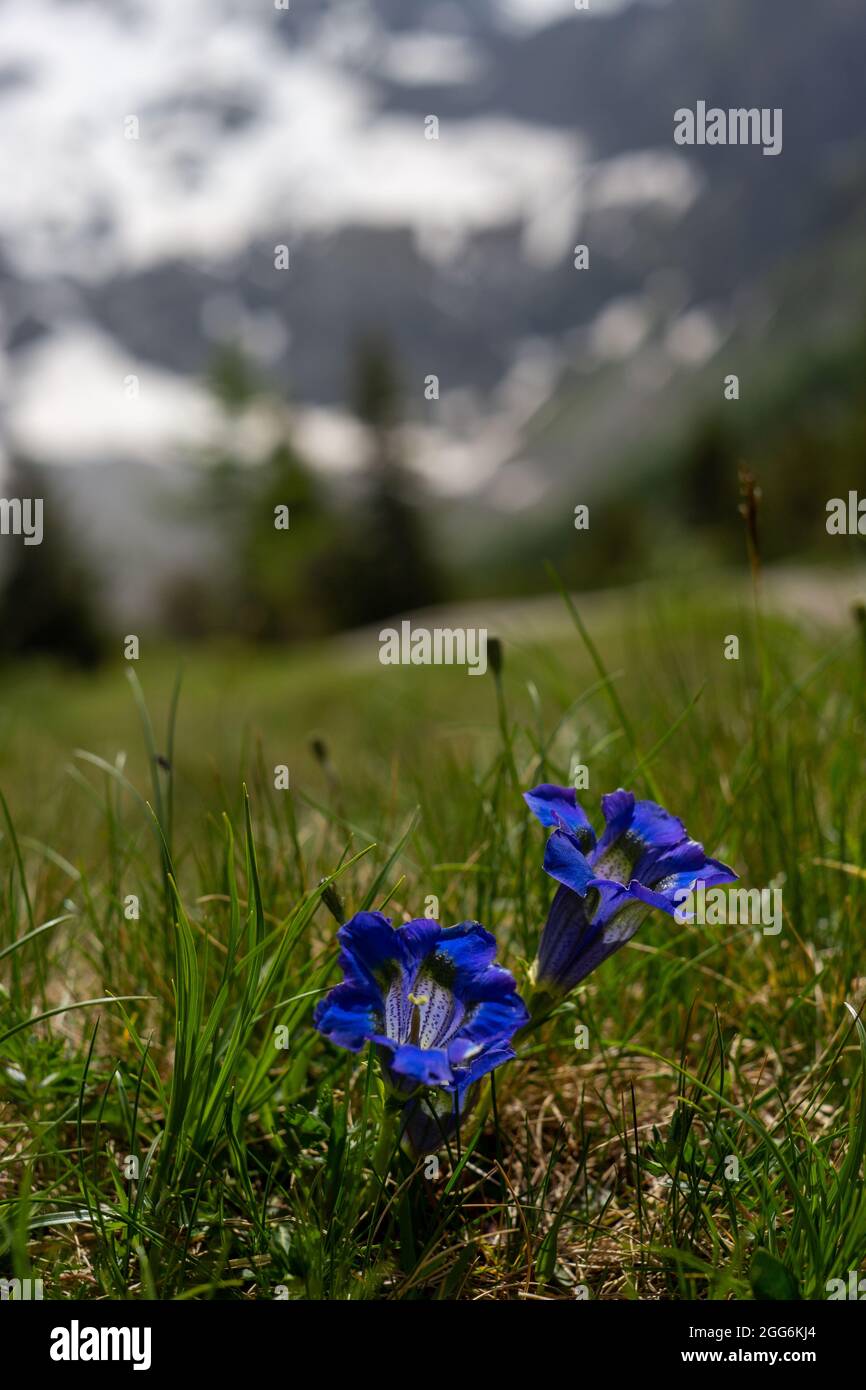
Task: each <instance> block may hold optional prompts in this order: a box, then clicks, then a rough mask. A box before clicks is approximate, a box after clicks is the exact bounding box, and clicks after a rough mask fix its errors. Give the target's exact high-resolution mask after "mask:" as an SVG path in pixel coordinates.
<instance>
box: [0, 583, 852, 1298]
mask: <svg viewBox="0 0 866 1390" xmlns="http://www.w3.org/2000/svg"><path fill="white" fill-rule="evenodd" d="M563 612H564V623H563V627H562V629H561V630H560V631H559V633H558V634H557V635H555V636H554V637H553V638H551V639H550V640H545V641H544V643H543V644H538V643H534V642H533V641H532V639H531V636H530V637H528V638H527V641H526V642H525V643H523V644H515V643H511V644H508V645H506V648H505V665H504V672H503V677H502V684H501V690H500V689H497V686H496V683H495V682H494V680H493V678H492V676H491V675H488V676H487V677H485V678H483V679H478V678H470V677H469V676H467V674H466V673H465V672H463V671H459V670H454V669H447V668H427V669H420V670H419V669H412V668H405V669H404V668H391V667H389V668H383V667H380V666H378V664H377V663H376V661H375V643H374V640H373V639H371V642H370V644H368V648H366V649H365V648H364V647H363V646H361V647H360V648H355V647H353V648H351V649H350V648H347V647H334V648H330V649H322V650H318V651H312V652H305V653H298V652H295V651H292V652H290V653H278V652H270V653H267V654H255V653H251V652H249V651H247V650H245V649H242V648H237V649H223V650H217V649H205V648H202V649H198V650H196V649H192V650H190V651H189V652H187V653H186V654H185V656H184V665H185V670H184V674H183V681H182V686H181V689H180V694H179V699H178V700H177V703H176V707H175V703H174V702H175V696H176V693H177V692H176V668H177V659H176V656H175V655H174V654H172V653H169V652H165V651H159V652H154V653H149V652H148V650H147V649H146V648H145V650H144V652H143V655H142V658H141V660H140V661H139V662H138V663H136V664H135V676H134V679H133V681H132V684H131V685H130V683H129V682H128V679H127V677H128V676H129V674H130V669H129V665H128V664H127V663H125V662H124V661H123V660H122V659H121V658H120V643H118V660H117V662H116V664H114V665H113V666H111V667H110V668H109V669H107V670H106V671H105V672H104V673H103V674H101V675H100V676H99V677H97V678H95V679H93V678H86V679H85V678H83V677H73V676H70V675H68V674H66V673H60V672H57V671H55V670H52V669H49V668H32V669H29V670H21V671H17V672H14V673H11V674H7V675H6V676H5V677H4V683H3V685H2V689H0V759H2V763H0V766H2V776H0V785H2V789H3V792H4V796H5V801H4V803H3V805H2V806H0V906H2V919H0V1275H5V1276H6V1277H18V1278H26V1277H33V1278H41V1279H42V1280H43V1283H44V1290H45V1297H46V1298H52V1299H62V1298H75V1297H94V1298H96V1297H109V1298H129V1299H139V1298H152V1297H156V1298H162V1299H176V1298H187V1299H188V1298H247V1299H249V1298H271V1299H273V1298H276V1297H280V1296H288V1297H291V1298H294V1297H308V1298H315V1299H346V1298H372V1297H388V1298H425V1299H429V1298H479V1297H481V1298H503V1297H533V1298H535V1297H545V1298H573V1297H575V1296H576V1294H578V1295H580V1294H581V1291H582V1290H586V1292H587V1293H588V1295H589V1296H590V1297H593V1298H595V1297H620V1298H666V1299H671V1298H673V1299H695V1298H711V1299H718V1298H727V1297H731V1296H736V1297H750V1296H751V1295H752V1291H753V1289H757V1291H758V1292H760V1293H767V1292H771V1293H774V1294H775V1295H776V1296H778V1297H790V1296H794V1295H795V1294H799V1295H800V1296H803V1297H806V1298H823V1297H825V1296H826V1291H825V1286H826V1282H827V1281H828V1280H829V1279H830V1278H833V1277H842V1278H846V1277H847V1273H848V1271H849V1270H850V1269H856V1268H858V1266H859V1265H860V1264H861V1263H862V1261H863V1259H864V1255H866V1193H864V1176H863V1159H864V1149H866V1106H864V1103H863V1100H864V1078H866V1034H864V1031H863V1029H862V1026H860V1025H859V1024H858V1023H857V1022H856V1021H855V1019H854V1018H853V1017H852V1015H851V1012H850V1011H849V1010H848V1009H846V1007H845V1004H846V1001H849V1002H850V1003H851V1004H852V1005H853V1007H854V1009H855V1011H856V1010H858V1009H859V1008H860V1007H861V1005H862V1003H863V999H864V986H866V927H864V907H866V821H864V799H866V798H864V779H863V772H862V748H863V743H864V721H866V694H864V689H866V687H864V648H863V642H862V639H861V635H860V633H859V632H858V631H857V630H856V629H855V628H854V627H853V626H851V625H848V626H846V625H845V615H840V619H841V621H840V626H839V627H838V629H828V630H823V631H818V630H805V629H804V628H802V627H798V626H797V625H796V624H794V623H791V622H784V621H781V620H778V619H777V620H773V621H770V620H769V619H766V620H764V622H763V623H760V624H759V623H757V622H756V620H755V616H754V614H753V613H752V612H751V611H750V610H749V609H748V608H746V609H740V608H738V607H737V606H736V605H733V604H727V605H726V604H725V603H724V602H723V601H721V600H720V601H719V603H718V605H715V606H714V605H713V604H711V603H708V602H707V601H706V599H702V600H700V602H698V601H697V600H689V599H688V597H686V596H684V595H682V594H680V595H673V594H670V593H668V594H665V593H664V592H660V593H654V594H651V595H646V596H644V597H643V598H639V597H638V596H629V597H628V598H626V599H624V601H623V604H622V608H621V612H620V615H619V617H618V618H616V619H615V620H613V621H609V622H608V623H606V625H605V626H604V627H601V628H600V627H599V626H598V625H597V624H594V623H590V624H589V631H587V632H584V634H583V635H582V634H581V631H580V626H581V623H582V619H580V617H579V616H578V618H577V621H576V622H575V623H574V624H571V623H569V622H568V615H567V613H566V611H565V609H564V610H563ZM730 633H736V634H738V635H739V637H740V659H739V661H726V660H725V659H724V657H723V645H724V639H725V637H726V636H727V635H728V634H730ZM585 637H588V638H589V643H588V644H587V642H586V641H585V640H584V638H585ZM313 739H318V740H320V743H319V745H318V748H319V753H318V756H317V755H316V753H315V752H314V751H313V750H312V747H311V741H312V740H313ZM322 745H324V748H323V747H322ZM575 757H577V758H578V760H579V761H580V762H582V763H585V764H586V765H587V766H588V767H589V769H590V778H591V783H590V785H591V791H590V792H589V793H588V794H586V796H585V798H584V800H585V804H586V805H587V808H588V809H589V810H590V812H591V814H593V816H594V817H595V818H596V821H597V814H596V808H597V806H598V799H599V797H600V795H601V793H602V792H604V791H606V790H609V789H612V788H614V787H616V786H620V785H624V786H629V787H633V788H634V789H635V790H636V791H638V792H640V793H642V794H644V795H657V796H658V797H659V798H660V799H662V800H663V801H664V803H665V804H666V805H667V806H668V807H669V808H670V809H671V810H673V811H674V812H675V813H677V814H678V815H680V816H682V818H683V819H684V820H685V821H686V824H687V825H688V827H689V829H690V831H691V832H692V834H694V835H695V836H696V837H698V838H700V839H701V840H703V841H704V843H705V844H706V846H707V849H708V850H709V852H710V853H712V854H714V855H716V856H717V857H721V858H723V859H725V860H727V861H728V862H730V863H732V864H733V865H734V866H735V867H736V869H737V871H738V872H739V873H740V874H741V876H742V880H743V883H744V884H745V885H746V886H757V887H763V886H766V885H769V884H771V883H772V884H775V885H779V886H782V888H783V902H784V927H783V930H782V932H781V934H780V935H779V936H776V937H772V936H765V935H763V934H762V932H761V930H760V928H756V927H753V926H748V925H747V926H742V925H735V926H727V927H721V926H719V927H712V926H707V927H701V928H696V927H692V926H680V925H677V924H676V923H675V922H673V921H672V920H671V919H670V918H662V917H661V915H660V914H653V915H652V916H651V918H650V919H649V921H648V922H647V923H646V924H645V926H644V927H643V928H642V929H641V931H640V933H639V934H638V936H637V937H636V938H635V940H634V941H633V942H632V943H631V944H630V945H629V946H628V947H626V948H625V949H624V950H623V951H621V952H620V953H619V954H618V955H616V956H615V957H614V958H613V959H611V960H610V961H608V962H607V963H606V964H605V965H604V966H602V967H601V969H600V970H599V971H598V972H597V974H595V975H594V976H592V977H591V978H590V979H589V980H588V981H587V982H586V984H585V986H584V987H583V988H582V989H581V991H580V992H579V993H578V994H577V995H576V996H574V997H573V998H571V999H569V1000H568V1001H566V1003H565V1004H563V1005H562V1006H561V1007H560V1009H559V1010H558V1012H557V1014H556V1015H555V1016H554V1017H553V1018H552V1019H551V1020H550V1021H549V1022H548V1023H547V1024H546V1025H544V1027H543V1028H542V1029H540V1030H538V1031H537V1032H535V1033H533V1034H531V1035H530V1036H529V1037H528V1038H527V1040H526V1041H525V1042H524V1043H523V1045H522V1046H521V1049H520V1055H519V1058H518V1060H517V1061H515V1062H513V1063H511V1064H510V1065H509V1066H507V1067H506V1068H503V1069H501V1070H500V1071H499V1072H498V1073H496V1078H495V1092H494V1093H493V1094H491V1095H490V1096H488V1098H487V1100H486V1103H485V1104H484V1106H483V1107H482V1108H481V1110H480V1111H479V1119H478V1122H476V1123H474V1124H471V1123H468V1124H467V1125H466V1126H465V1128H464V1132H463V1136H462V1142H461V1145H460V1147H459V1148H454V1149H452V1150H451V1151H450V1152H444V1151H443V1153H442V1154H441V1155H440V1158H439V1173H438V1175H433V1176H431V1175H430V1171H429V1170H430V1165H429V1164H428V1165H425V1164H424V1163H423V1162H422V1163H421V1164H419V1165H417V1166H416V1167H413V1165H412V1164H411V1163H410V1161H409V1160H408V1159H407V1158H406V1157H405V1156H404V1155H402V1154H401V1153H399V1152H397V1153H392V1152H389V1153H383V1151H382V1146H381V1145H380V1152H379V1155H378V1159H377V1164H376V1166H374V1162H373V1160H374V1154H375V1152H376V1147H377V1140H378V1138H379V1135H380V1129H381V1126H380V1118H381V1114H382V1106H383V1098H382V1094H381V1090H380V1087H379V1083H378V1079H377V1077H376V1074H375V1071H374V1070H373V1069H372V1068H368V1066H367V1059H366V1057H365V1056H360V1057H355V1056H352V1055H350V1054H348V1053H345V1052H340V1051H337V1050H336V1049H334V1048H332V1047H331V1046H330V1045H329V1044H328V1043H326V1042H325V1041H324V1040H323V1039H322V1038H320V1037H319V1036H318V1035H317V1034H316V1033H315V1032H314V1031H313V1030H312V1028H311V1025H310V1017H311V1012H312V1008H313V1006H314V1003H315V1001H316V999H317V998H318V997H319V996H320V994H321V992H322V991H323V990H324V989H325V988H326V987H327V986H328V985H329V984H330V983H332V982H334V980H335V979H336V978H337V973H336V952H335V931H336V922H335V920H334V916H333V915H332V913H331V912H330V911H329V908H328V906H327V904H326V902H325V901H323V896H322V895H323V891H324V889H325V887H326V886H327V887H328V888H329V889H330V890H331V891H330V892H329V893H328V895H327V897H328V898H329V900H330V902H331V906H332V907H333V906H334V903H333V896H332V893H333V892H336V893H337V894H338V895H339V899H340V901H341V904H342V908H343V911H344V913H345V915H349V914H350V913H351V912H354V911H357V910H359V909H361V908H364V907H369V906H376V907H381V906H383V905H384V904H387V910H388V911H389V912H390V913H391V914H392V915H393V916H394V918H395V919H396V920H401V919H402V918H403V917H404V916H417V915H420V914H422V913H423V912H424V910H425V906H426V904H427V900H428V899H429V898H431V897H435V898H437V899H438V903H439V916H440V919H441V920H442V921H443V922H445V923H451V922H456V921H460V920H463V919H465V918H477V919H479V920H481V921H482V922H484V923H485V925H487V926H488V927H489V928H490V929H491V930H492V931H493V932H494V933H495V934H496V937H497V940H498V942H499V947H500V959H504V960H505V961H506V962H507V963H508V964H509V965H510V967H511V968H512V969H513V970H514V971H515V973H516V974H517V975H518V978H519V981H520V982H521V984H522V983H523V982H524V980H525V969H526V966H527V964H528V962H529V961H530V960H531V959H532V956H533V954H534V951H535V946H536V942H537V938H538V932H539V929H540V925H541V923H542V922H543V920H544V916H545V913H546V908H547V905H548V902H549V898H550V887H549V881H548V880H547V879H546V878H545V877H544V875H543V874H542V873H541V871H540V862H541V857H542V852H543V842H544V834H543V832H542V831H541V829H540V828H539V827H538V826H537V825H536V824H535V823H534V822H532V821H531V819H530V817H529V815H528V814H527V812H526V810H525V808H524V806H523V803H522V801H521V798H520V791H521V790H522V789H524V788H528V787H530V786H532V785H534V784H535V783H536V782H538V781H542V780H551V781H552V780H561V781H567V780H568V778H569V768H570V764H571V761H572V759H573V758H575ZM278 764H285V765H287V766H288V767H289V769H290V773H291V791H289V792H281V791H277V790H275V788H274V778H273V769H274V767H275V766H276V765H278ZM245 788H246V792H245V790H244V789H245ZM131 895H134V896H135V897H136V898H137V899H138V904H139V908H138V911H139V915H138V918H137V919H135V918H133V917H130V916H129V915H128V909H127V908H125V904H126V903H127V900H128V899H129V897H130V896H131ZM578 1023H580V1024H584V1025H586V1027H587V1029H588V1037H589V1045H588V1047H587V1048H585V1049H578V1048H576V1046H575V1038H576V1032H575V1029H576V1025H577V1024H578ZM280 1028H282V1029H284V1030H285V1033H286V1035H287V1037H288V1046H287V1047H285V1048H282V1047H279V1046H277V1045H276V1044H277V1042H279V1041H281V1040H282V1035H278V1034H277V1033H276V1032H275V1030H277V1029H280ZM383 1158H384V1159H385V1161H386V1166H387V1176H386V1178H385V1181H384V1182H382V1181H380V1179H379V1178H378V1177H377V1167H379V1168H381V1166H382V1161H383ZM130 1159H132V1160H135V1162H134V1163H130V1162H129V1160H130Z"/></svg>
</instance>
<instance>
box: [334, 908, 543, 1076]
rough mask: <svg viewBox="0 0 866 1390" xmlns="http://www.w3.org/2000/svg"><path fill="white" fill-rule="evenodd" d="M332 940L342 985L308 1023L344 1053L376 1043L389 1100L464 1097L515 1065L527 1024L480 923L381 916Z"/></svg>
mask: <svg viewBox="0 0 866 1390" xmlns="http://www.w3.org/2000/svg"><path fill="white" fill-rule="evenodd" d="M338 937H339V941H340V945H341V947H342V950H341V952H340V965H341V967H342V970H343V983H342V984H340V985H337V986H336V988H335V989H332V990H331V992H330V994H328V995H327V996H326V998H325V999H323V1000H322V1001H321V1003H319V1004H318V1005H317V1007H316V1011H315V1014H314V1016H313V1022H314V1024H315V1026H316V1027H317V1028H318V1030H319V1032H320V1033H323V1034H324V1035H325V1037H326V1038H330V1040H331V1042H333V1043H336V1044H337V1046H338V1047H346V1048H348V1049H349V1050H350V1051H351V1052H359V1051H360V1050H361V1048H362V1047H363V1046H364V1045H365V1043H368V1042H371V1043H374V1044H375V1046H376V1048H377V1050H378V1053H379V1057H380V1060H381V1063H382V1070H383V1072H384V1075H385V1079H386V1081H387V1083H388V1085H389V1086H390V1087H391V1089H392V1091H393V1092H396V1093H397V1094H398V1095H403V1096H408V1095H412V1094H413V1093H414V1092H416V1091H417V1090H418V1088H419V1087H421V1086H434V1087H444V1088H445V1089H446V1090H448V1091H452V1092H454V1093H455V1094H457V1093H461V1092H463V1091H465V1090H466V1088H467V1087H468V1086H469V1085H470V1084H471V1083H472V1082H474V1081H477V1080H478V1079H479V1077H481V1076H484V1075H485V1074H486V1073H487V1072H489V1071H492V1070H493V1068H494V1067H498V1066H499V1065H500V1064H501V1063H502V1062H508V1061H510V1060H511V1058H512V1057H514V1055H515V1053H514V1049H513V1047H512V1046H511V1039H512V1037H513V1036H514V1034H515V1033H516V1032H517V1030H518V1028H521V1027H522V1026H523V1025H524V1024H525V1023H526V1022H527V1020H528V1017H529V1015H528V1012H527V1009H526V1005H525V1004H524V1003H523V1000H522V999H521V998H520V996H519V995H518V993H517V986H516V984H515V982H514V977H513V976H512V975H511V973H510V971H508V970H505V969H503V967H502V966H500V965H495V964H494V956H495V955H496V942H495V941H494V939H493V937H492V936H491V935H490V933H489V932H488V931H485V930H484V928H483V927H482V926H481V924H480V923H479V922H461V923H460V925H459V926H456V927H441V926H440V925H439V923H438V922H434V921H431V920H429V919H428V918H426V917H422V918H420V919H418V920H416V921H412V922H406V923H404V925H403V926H400V927H396V928H395V927H392V926H391V921H390V918H388V917H384V916H383V915H382V913H381V912H359V913H358V914H357V915H356V916H355V917H353V918H352V919H351V921H349V922H347V923H346V925H345V926H344V927H341V928H340V931H339V933H338Z"/></svg>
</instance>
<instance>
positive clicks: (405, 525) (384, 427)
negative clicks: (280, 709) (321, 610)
mask: <svg viewBox="0 0 866 1390" xmlns="http://www.w3.org/2000/svg"><path fill="white" fill-rule="evenodd" d="M351 399H352V405H353V408H354V412H355V414H356V415H357V417H358V419H359V420H361V422H362V423H363V424H365V425H366V426H367V428H368V431H369V434H370V440H371V454H370V458H369V461H368V463H367V468H366V477H365V480H364V481H365V491H364V495H363V497H362V499H361V501H360V503H359V504H358V506H357V508H356V511H355V512H354V515H353V517H352V520H351V524H345V523H344V525H343V526H342V528H341V533H340V538H339V543H338V545H337V546H336V547H334V548H332V550H331V553H330V555H328V556H325V557H323V561H322V563H321V564H320V565H319V566H318V576H319V582H320V584H321V585H322V587H323V589H324V591H325V593H326V595H327V601H328V604H329V606H330V607H331V609H332V611H333V613H334V617H335V618H336V620H337V621H338V624H339V625H340V626H341V627H356V626H358V625H360V624H363V623H373V622H378V621H379V620H380V619H382V618H388V617H391V616H392V615H394V614H395V613H401V612H407V611H408V610H410V609H414V608H422V607H425V606H426V605H428V604H432V603H437V602H440V601H441V600H442V598H443V596H444V585H443V577H442V568H441V566H439V565H438V564H437V563H436V561H435V560H434V558H433V555H432V551H431V548H430V545H429V542H428V537H427V528H426V525H425V521H424V498H423V495H422V493H421V489H420V487H419V485H418V483H417V482H416V481H415V480H413V479H412V478H411V477H410V475H409V473H408V471H407V469H406V467H405V465H404V461H403V457H402V450H401V442H400V418H401V410H400V391H399V386H398V382H397V377H396V373H395V371H394V366H393V361H392V357H391V353H390V350H389V349H388V347H387V345H386V343H385V341H384V340H383V339H382V338H380V337H376V336H367V337H364V338H362V339H361V340H360V341H359V343H358V346H357V348H356V355H355V363H354V379H353V383H352V394H351Z"/></svg>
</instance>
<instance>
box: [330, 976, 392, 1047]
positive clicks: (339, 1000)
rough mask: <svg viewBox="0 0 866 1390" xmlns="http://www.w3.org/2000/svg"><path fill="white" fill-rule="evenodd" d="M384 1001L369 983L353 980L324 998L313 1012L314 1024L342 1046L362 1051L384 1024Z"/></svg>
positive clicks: (337, 987) (339, 986) (333, 1041)
mask: <svg viewBox="0 0 866 1390" xmlns="http://www.w3.org/2000/svg"><path fill="white" fill-rule="evenodd" d="M381 1004H382V1001H381V998H380V997H379V995H378V994H377V992H376V991H375V990H374V989H372V988H370V987H369V986H368V985H365V984H361V985H358V984H355V983H354V982H353V981H350V982H347V983H345V984H342V985H337V986H336V987H335V988H334V989H332V990H331V992H330V994H328V995H327V996H326V997H325V998H324V999H320V1000H319V1002H318V1004H317V1005H316V1008H315V1011H314V1013H313V1024H314V1026H315V1027H316V1028H318V1030H319V1032H320V1033H323V1034H324V1035H325V1037H326V1038H330V1040H331V1042H332V1043H336V1045H337V1046H338V1047H346V1048H348V1049H349V1051H350V1052H360V1050H361V1048H362V1047H363V1046H364V1043H365V1042H367V1041H368V1040H369V1039H371V1038H372V1037H373V1036H374V1035H375V1033H376V1032H377V1030H378V1027H379V1024H380V1022H381V1013H380V1010H381Z"/></svg>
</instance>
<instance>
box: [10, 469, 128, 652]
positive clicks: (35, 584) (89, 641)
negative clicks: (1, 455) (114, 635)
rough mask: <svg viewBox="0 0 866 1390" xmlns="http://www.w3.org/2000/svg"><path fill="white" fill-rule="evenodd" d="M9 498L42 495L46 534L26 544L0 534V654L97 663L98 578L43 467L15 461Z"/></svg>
mask: <svg viewBox="0 0 866 1390" xmlns="http://www.w3.org/2000/svg"><path fill="white" fill-rule="evenodd" d="M5 496H6V497H8V498H41V499H42V504H43V537H42V542H41V544H40V545H25V544H24V540H23V537H21V536H11V535H10V536H2V537H0V561H2V563H3V566H4V567H3V572H2V576H0V658H6V659H9V658H14V657H20V656H29V655H44V656H55V657H59V658H60V659H61V660H62V661H65V662H68V663H70V664H71V665H76V666H81V667H85V668H87V667H93V666H95V665H97V663H98V662H99V660H100V658H101V657H102V655H103V650H104V642H103V633H102V630H101V624H100V621H99V618H98V614H97V603H96V597H95V581H94V579H93V576H92V575H91V574H90V572H89V571H88V569H87V566H86V564H85V563H84V560H83V559H82V557H81V555H80V554H79V552H78V547H77V545H76V543H75V541H74V538H73V534H72V530H71V528H70V527H69V525H68V524H67V520H66V518H65V516H64V513H63V509H62V506H61V505H60V504H59V503H58V501H57V499H56V498H52V496H51V490H50V487H49V484H48V481H47V473H46V470H45V469H42V468H38V467H37V466H36V465H35V464H33V463H31V462H28V461H25V460H24V459H16V460H15V461H14V462H13V464H12V467H11V470H10V475H9V478H8V480H7V482H6V486H5Z"/></svg>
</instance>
